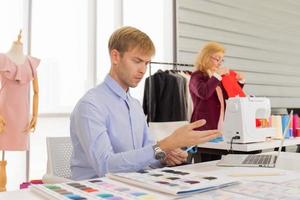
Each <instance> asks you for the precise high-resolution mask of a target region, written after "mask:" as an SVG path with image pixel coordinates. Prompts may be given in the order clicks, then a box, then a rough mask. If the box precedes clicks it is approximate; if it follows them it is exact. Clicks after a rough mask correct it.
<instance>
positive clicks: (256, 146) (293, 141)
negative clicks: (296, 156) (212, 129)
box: [197, 137, 300, 152]
mask: <svg viewBox="0 0 300 200" xmlns="http://www.w3.org/2000/svg"><path fill="white" fill-rule="evenodd" d="M280 142H281V141H280V140H268V141H265V142H256V143H249V144H235V143H233V144H232V150H233V151H244V152H250V151H257V150H266V149H274V148H276V147H279V146H280ZM298 144H300V137H296V138H290V139H286V140H285V141H284V143H283V146H293V145H298ZM197 146H198V147H199V148H207V149H218V150H229V149H230V144H229V143H226V142H218V143H213V142H207V143H204V144H199V145H197Z"/></svg>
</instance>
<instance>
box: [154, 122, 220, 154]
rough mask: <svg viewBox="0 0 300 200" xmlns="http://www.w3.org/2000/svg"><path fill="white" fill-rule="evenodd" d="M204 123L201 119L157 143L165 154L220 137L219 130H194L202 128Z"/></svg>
mask: <svg viewBox="0 0 300 200" xmlns="http://www.w3.org/2000/svg"><path fill="white" fill-rule="evenodd" d="M205 123H206V121H205V120H204V119H201V120H198V121H195V122H193V123H190V124H187V125H184V126H182V127H180V128H178V129H176V130H175V131H174V132H173V133H172V134H171V135H169V136H168V137H166V138H164V139H163V140H161V141H159V142H158V144H159V147H160V148H161V149H162V150H164V151H166V152H167V151H171V150H174V149H177V148H182V147H189V146H194V145H197V144H201V143H205V142H207V141H209V140H212V139H214V138H216V137H219V136H221V132H220V131H219V130H206V131H195V130H194V129H196V128H198V127H201V126H203V125H204V124H205Z"/></svg>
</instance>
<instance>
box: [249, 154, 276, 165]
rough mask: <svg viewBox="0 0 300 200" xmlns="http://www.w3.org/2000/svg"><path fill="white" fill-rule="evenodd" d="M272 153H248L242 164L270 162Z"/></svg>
mask: <svg viewBox="0 0 300 200" xmlns="http://www.w3.org/2000/svg"><path fill="white" fill-rule="evenodd" d="M271 159H272V155H249V156H247V157H246V159H245V160H244V161H243V164H262V165H267V164H270V161H271Z"/></svg>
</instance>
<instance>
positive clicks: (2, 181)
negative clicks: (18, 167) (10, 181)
mask: <svg viewBox="0 0 300 200" xmlns="http://www.w3.org/2000/svg"><path fill="white" fill-rule="evenodd" d="M4 159H5V151H2V160H1V161H0V192H5V191H6V182H7V180H6V160H4Z"/></svg>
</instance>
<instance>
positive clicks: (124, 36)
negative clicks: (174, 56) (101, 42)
mask: <svg viewBox="0 0 300 200" xmlns="http://www.w3.org/2000/svg"><path fill="white" fill-rule="evenodd" d="M135 48H138V50H139V51H141V53H143V54H145V55H154V53H155V47H154V44H153V42H152V40H151V39H150V37H149V36H148V35H147V34H146V33H144V32H142V31H140V30H139V29H137V28H134V27H131V26H124V27H122V28H119V29H117V30H116V31H115V32H114V33H113V34H112V35H111V36H110V39H109V42H108V50H109V52H111V50H113V49H116V50H118V51H119V52H120V54H121V55H123V54H124V53H125V52H126V51H130V50H132V49H135Z"/></svg>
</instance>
